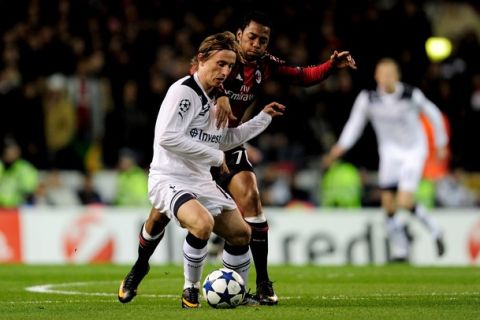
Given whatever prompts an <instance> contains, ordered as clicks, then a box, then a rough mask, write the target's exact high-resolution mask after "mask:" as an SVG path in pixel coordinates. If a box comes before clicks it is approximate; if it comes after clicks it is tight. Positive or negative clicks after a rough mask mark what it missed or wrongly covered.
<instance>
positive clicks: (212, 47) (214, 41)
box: [190, 31, 245, 73]
mask: <svg viewBox="0 0 480 320" xmlns="http://www.w3.org/2000/svg"><path fill="white" fill-rule="evenodd" d="M220 50H230V51H233V52H235V54H236V56H237V60H236V61H237V62H240V63H245V59H244V57H243V53H242V48H241V47H240V44H239V43H238V42H237V40H236V39H235V35H234V34H233V33H231V32H230V31H225V32H221V33H216V34H213V35H211V36H208V37H206V38H205V39H204V40H203V41H202V43H201V44H200V47H199V48H198V51H197V54H196V55H195V56H194V57H193V58H192V61H191V69H190V71H191V72H192V73H193V72H195V71H197V70H198V63H199V61H206V60H208V59H209V58H210V57H211V56H212V55H213V54H214V53H215V52H217V51H220Z"/></svg>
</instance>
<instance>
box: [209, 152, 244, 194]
mask: <svg viewBox="0 0 480 320" xmlns="http://www.w3.org/2000/svg"><path fill="white" fill-rule="evenodd" d="M225 159H226V161H227V166H228V169H229V170H230V173H228V174H221V173H220V167H212V169H211V170H210V172H211V173H212V177H213V180H215V181H216V182H217V184H218V185H219V186H220V187H222V188H223V189H224V190H227V191H228V185H229V184H230V181H231V180H232V178H233V176H234V175H236V174H237V173H239V172H242V171H251V172H253V167H252V164H251V163H250V161H249V160H248V156H247V150H246V149H245V148H244V147H243V146H241V147H236V148H234V149H232V150H228V151H226V152H225Z"/></svg>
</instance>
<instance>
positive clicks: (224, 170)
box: [220, 158, 230, 174]
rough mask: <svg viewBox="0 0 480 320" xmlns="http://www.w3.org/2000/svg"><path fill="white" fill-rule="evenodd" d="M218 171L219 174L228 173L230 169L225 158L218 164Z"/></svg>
mask: <svg viewBox="0 0 480 320" xmlns="http://www.w3.org/2000/svg"><path fill="white" fill-rule="evenodd" d="M220 173H221V174H229V173H230V169H228V166H227V162H226V160H225V158H224V159H223V162H222V164H221V165H220Z"/></svg>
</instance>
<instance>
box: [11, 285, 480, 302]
mask: <svg viewBox="0 0 480 320" xmlns="http://www.w3.org/2000/svg"><path fill="white" fill-rule="evenodd" d="M101 283H103V284H105V283H114V281H85V282H64V283H57V284H41V285H36V286H30V287H26V288H25V290H26V291H28V292H35V293H46V294H62V295H82V296H103V297H116V293H108V292H84V291H75V290H62V289H61V288H64V287H82V286H87V285H91V284H101ZM115 283H116V281H115ZM465 295H473V296H480V292H477V291H474V292H448V293H446V292H431V293H422V294H408V293H392V294H379V293H375V294H370V295H365V296H361V297H354V296H347V295H338V296H316V297H312V298H313V299H314V300H347V299H348V300H367V299H384V298H409V297H418V296H439V297H451V299H456V298H455V297H456V296H465ZM141 296H142V297H148V298H175V299H176V298H178V295H176V294H142V295H141ZM281 299H282V300H291V299H302V297H301V296H282V297H281ZM6 302H7V301H6ZM18 302H20V301H16V302H12V301H10V302H7V303H18ZM44 302H45V301H44ZM49 302H50V303H55V302H57V301H55V300H50V301H49ZM24 303H29V302H28V301H25V302H24ZM47 303H48V302H47Z"/></svg>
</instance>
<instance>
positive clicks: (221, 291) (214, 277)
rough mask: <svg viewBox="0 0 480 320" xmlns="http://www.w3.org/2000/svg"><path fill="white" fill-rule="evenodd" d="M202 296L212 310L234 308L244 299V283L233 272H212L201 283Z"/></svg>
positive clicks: (223, 269)
mask: <svg viewBox="0 0 480 320" xmlns="http://www.w3.org/2000/svg"><path fill="white" fill-rule="evenodd" d="M203 296H204V297H205V299H206V300H207V302H208V304H209V305H210V306H212V307H213V308H219V309H220V308H235V307H236V306H238V305H239V304H240V303H241V302H242V301H243V298H244V297H245V283H244V281H243V279H242V277H241V276H240V275H239V274H238V273H237V272H235V271H233V270H231V269H227V268H221V269H218V270H215V271H212V272H211V273H210V274H209V275H208V276H207V277H206V278H205V281H204V282H203Z"/></svg>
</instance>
